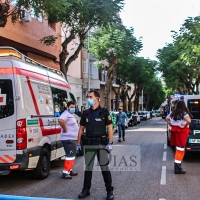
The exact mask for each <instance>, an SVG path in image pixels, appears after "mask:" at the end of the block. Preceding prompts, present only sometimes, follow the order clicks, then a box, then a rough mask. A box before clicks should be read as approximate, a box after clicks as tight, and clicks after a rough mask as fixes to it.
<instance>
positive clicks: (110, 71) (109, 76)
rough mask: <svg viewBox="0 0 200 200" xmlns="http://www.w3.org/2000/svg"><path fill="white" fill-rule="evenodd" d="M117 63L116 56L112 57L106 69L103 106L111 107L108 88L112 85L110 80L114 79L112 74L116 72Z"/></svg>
mask: <svg viewBox="0 0 200 200" xmlns="http://www.w3.org/2000/svg"><path fill="white" fill-rule="evenodd" d="M117 64H118V59H117V58H115V59H113V63H112V64H111V66H110V67H109V68H108V71H107V80H106V83H105V92H104V94H105V95H104V96H105V106H106V107H107V108H108V109H111V108H110V96H109V95H110V90H111V87H112V81H113V80H114V76H115V74H116V67H117Z"/></svg>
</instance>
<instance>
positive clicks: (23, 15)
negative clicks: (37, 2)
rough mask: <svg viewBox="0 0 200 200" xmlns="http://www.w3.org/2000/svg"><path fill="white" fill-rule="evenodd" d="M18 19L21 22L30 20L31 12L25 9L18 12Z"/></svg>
mask: <svg viewBox="0 0 200 200" xmlns="http://www.w3.org/2000/svg"><path fill="white" fill-rule="evenodd" d="M19 21H21V22H30V21H31V14H30V12H28V11H26V10H22V11H21V13H20V17H19Z"/></svg>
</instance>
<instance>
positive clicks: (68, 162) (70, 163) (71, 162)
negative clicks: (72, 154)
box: [64, 158, 75, 172]
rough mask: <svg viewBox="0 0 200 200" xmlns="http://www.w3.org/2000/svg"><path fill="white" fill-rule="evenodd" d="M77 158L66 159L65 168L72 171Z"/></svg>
mask: <svg viewBox="0 0 200 200" xmlns="http://www.w3.org/2000/svg"><path fill="white" fill-rule="evenodd" d="M74 162H75V158H74V159H73V160H65V161H64V170H65V171H67V172H70V171H71V170H72V168H73V166H74Z"/></svg>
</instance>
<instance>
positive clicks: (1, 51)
mask: <svg viewBox="0 0 200 200" xmlns="http://www.w3.org/2000/svg"><path fill="white" fill-rule="evenodd" d="M5 56H14V57H17V58H19V59H22V60H23V61H24V62H27V63H30V64H32V65H36V66H38V67H41V68H44V69H46V70H49V71H51V72H53V73H55V74H58V75H59V76H62V77H63V78H65V76H64V74H63V73H62V72H61V71H60V70H58V69H54V68H51V67H47V66H45V65H42V64H40V63H38V62H37V61H35V60H33V59H31V58H29V57H27V56H25V55H23V54H22V53H20V52H19V51H17V50H16V49H14V48H12V47H0V57H5Z"/></svg>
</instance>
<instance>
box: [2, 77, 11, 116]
mask: <svg viewBox="0 0 200 200" xmlns="http://www.w3.org/2000/svg"><path fill="white" fill-rule="evenodd" d="M13 114H14V102H13V87H12V81H11V80H6V79H1V80H0V119H2V118H6V117H9V116H11V115H13Z"/></svg>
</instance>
